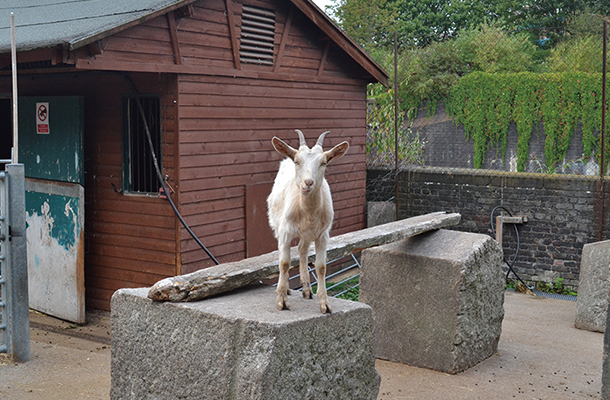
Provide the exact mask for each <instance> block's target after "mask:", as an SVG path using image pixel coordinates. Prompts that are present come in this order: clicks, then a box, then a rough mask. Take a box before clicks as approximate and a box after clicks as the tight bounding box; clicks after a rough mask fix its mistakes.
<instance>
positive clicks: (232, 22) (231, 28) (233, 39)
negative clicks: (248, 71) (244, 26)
mask: <svg viewBox="0 0 610 400" xmlns="http://www.w3.org/2000/svg"><path fill="white" fill-rule="evenodd" d="M225 4H226V5H227V20H228V23H229V35H230V36H231V49H232V50H233V63H234V65H235V69H241V61H240V60H239V43H238V42H237V27H236V26H235V16H234V15H233V7H232V6H231V0H225Z"/></svg>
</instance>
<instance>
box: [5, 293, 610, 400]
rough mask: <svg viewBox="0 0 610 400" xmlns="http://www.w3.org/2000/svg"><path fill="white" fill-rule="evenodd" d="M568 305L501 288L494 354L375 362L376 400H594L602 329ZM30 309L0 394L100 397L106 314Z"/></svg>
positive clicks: (16, 398)
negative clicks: (458, 367)
mask: <svg viewBox="0 0 610 400" xmlns="http://www.w3.org/2000/svg"><path fill="white" fill-rule="evenodd" d="M575 309H576V303H575V302H572V301H566V300H557V299H548V298H540V297H532V296H529V295H525V294H517V293H510V292H507V293H506V301H505V310H506V315H505V318H504V323H503V325H502V337H501V339H500V343H499V348H498V353H497V354H496V355H494V356H492V357H490V358H489V359H487V360H485V361H483V362H482V363H480V364H478V365H476V366H474V367H473V368H471V369H469V370H467V371H465V372H462V373H460V374H457V375H449V374H445V373H441V372H436V371H431V370H427V369H421V368H415V367H410V366H407V365H403V364H397V363H392V362H388V361H384V360H378V361H377V364H376V365H377V370H378V371H379V374H380V375H381V379H382V382H381V389H380V391H379V397H378V400H398V399H439V400H440V399H442V400H445V399H514V398H516V399H599V398H600V392H601V365H602V352H603V334H601V333H593V332H588V331H581V330H578V329H576V328H574V315H575ZM30 315H31V328H32V329H31V340H32V360H31V361H29V362H27V363H22V364H15V363H13V362H11V361H10V360H9V359H7V358H6V357H2V356H1V355H0V399H11V400H55V399H57V400H59V399H61V400H70V399H75V400H76V399H78V400H80V399H108V398H109V393H110V318H109V315H108V313H103V312H93V313H89V314H88V316H87V318H88V323H87V325H85V326H76V325H73V324H70V323H68V322H64V321H60V320H57V319H54V318H51V317H48V316H45V315H42V314H39V313H36V312H32V313H31V314H30Z"/></svg>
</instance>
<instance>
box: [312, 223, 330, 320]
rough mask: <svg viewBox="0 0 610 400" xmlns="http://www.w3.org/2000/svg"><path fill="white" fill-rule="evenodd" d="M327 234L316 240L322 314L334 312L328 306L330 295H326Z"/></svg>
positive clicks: (319, 297)
mask: <svg viewBox="0 0 610 400" xmlns="http://www.w3.org/2000/svg"><path fill="white" fill-rule="evenodd" d="M327 239H328V236H327V234H322V236H320V237H319V238H318V239H317V240H316V275H317V277H318V301H319V302H320V311H322V314H326V313H328V314H330V313H332V312H333V310H332V309H331V308H330V304H328V295H327V294H326V241H327Z"/></svg>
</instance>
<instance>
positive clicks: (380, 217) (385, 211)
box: [366, 201, 396, 228]
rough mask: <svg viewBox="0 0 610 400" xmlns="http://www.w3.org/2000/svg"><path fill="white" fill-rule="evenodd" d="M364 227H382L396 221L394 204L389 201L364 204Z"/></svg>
mask: <svg viewBox="0 0 610 400" xmlns="http://www.w3.org/2000/svg"><path fill="white" fill-rule="evenodd" d="M366 215H367V216H366V226H367V228H370V227H371V226H377V225H383V224H387V223H388V222H394V221H396V204H394V203H391V202H389V201H369V202H368V203H366Z"/></svg>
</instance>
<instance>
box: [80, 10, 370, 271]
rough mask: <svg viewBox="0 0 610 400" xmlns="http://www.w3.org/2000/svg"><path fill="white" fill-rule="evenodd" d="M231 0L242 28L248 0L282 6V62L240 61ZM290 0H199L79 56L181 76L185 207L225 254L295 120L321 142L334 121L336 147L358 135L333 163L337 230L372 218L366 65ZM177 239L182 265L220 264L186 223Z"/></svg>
mask: <svg viewBox="0 0 610 400" xmlns="http://www.w3.org/2000/svg"><path fill="white" fill-rule="evenodd" d="M227 3H228V6H229V7H230V8H231V10H232V13H231V16H232V17H233V18H232V21H233V22H234V24H235V25H234V27H235V30H234V36H235V38H239V36H240V26H241V13H242V4H243V3H247V4H250V5H254V6H257V7H261V8H265V9H269V10H274V11H275V12H276V30H275V32H276V34H275V64H274V65H273V66H264V65H257V64H246V63H243V62H242V63H240V62H236V60H235V58H234V54H235V53H234V51H233V47H232V46H234V44H233V41H232V36H231V29H230V28H229V21H230V20H231V19H230V18H229V15H228V14H227ZM290 7H293V6H292V5H291V4H290V3H289V2H286V1H281V0H240V1H228V2H227V1H226V0H206V1H199V2H196V3H194V4H193V6H192V8H191V10H190V11H191V15H189V16H181V15H183V14H180V13H175V14H174V15H173V16H170V17H168V16H163V17H159V18H156V19H154V20H152V21H149V22H146V23H144V24H142V25H140V26H137V27H134V28H130V29H128V30H126V31H124V32H121V33H118V34H115V35H113V36H111V37H109V38H107V39H104V40H103V41H102V47H103V49H104V50H103V53H102V54H101V55H97V56H95V57H93V58H88V59H87V61H86V62H85V59H83V60H81V61H77V66H78V67H81V68H92V69H95V68H99V69H118V70H129V69H132V68H140V69H142V70H146V71H156V70H158V71H160V72H161V71H166V72H169V73H175V74H176V76H178V80H177V86H178V93H177V97H176V100H177V103H176V104H177V107H178V110H179V111H178V116H177V117H178V126H177V129H179V132H180V133H179V137H180V139H179V143H178V147H179V154H180V157H179V163H180V169H179V174H176V179H179V181H178V182H177V184H176V185H175V189H176V190H177V191H178V193H179V199H180V200H179V203H180V204H179V208H180V211H181V212H182V214H183V216H184V218H185V219H186V221H187V223H188V224H189V225H190V226H191V227H192V228H193V230H194V231H195V233H196V234H197V235H198V236H199V237H200V238H201V239H202V241H203V243H204V244H206V246H208V247H209V248H210V250H211V252H212V253H213V254H214V255H215V257H216V258H218V259H219V260H220V261H221V262H226V261H233V260H238V259H242V258H244V257H245V256H246V240H247V238H246V226H245V225H246V211H245V206H246V205H245V188H246V185H251V184H257V183H261V182H269V181H272V180H273V179H274V177H275V173H276V171H277V168H278V161H279V160H280V156H279V155H278V154H276V153H275V151H273V149H272V146H271V144H270V140H271V138H272V137H273V136H274V135H276V136H279V137H281V138H283V139H286V140H288V141H290V142H292V143H293V144H294V145H295V146H296V143H297V142H296V139H295V138H296V134H295V133H294V129H301V130H303V131H304V132H305V134H306V135H307V136H308V137H309V138H310V140H311V141H312V142H313V140H314V137H317V136H318V135H319V134H320V133H321V132H323V131H325V130H331V134H330V135H329V136H328V138H327V146H330V145H334V144H337V143H339V142H340V141H342V140H348V141H349V142H350V144H351V149H350V151H349V153H348V155H347V156H345V157H344V158H343V159H341V160H339V161H338V162H337V163H336V164H335V165H331V166H330V167H329V170H328V180H329V183H330V184H331V190H332V191H333V198H334V201H335V222H334V225H333V226H334V229H333V232H332V234H339V233H344V232H349V231H352V230H356V229H361V228H363V227H364V204H365V200H364V199H365V182H366V166H365V152H366V150H365V137H366V133H365V126H366V81H365V80H364V79H361V77H362V76H363V74H364V73H363V69H362V68H361V67H360V66H359V65H358V64H357V63H355V62H354V61H353V60H351V59H350V58H349V57H348V56H347V55H346V54H345V53H343V52H342V51H341V50H340V49H339V47H338V46H336V45H334V44H332V42H331V41H330V40H329V39H328V37H326V36H325V35H324V34H323V33H322V32H321V31H320V30H319V28H318V27H317V26H315V25H314V24H313V23H312V22H311V21H310V20H309V19H307V18H306V17H305V16H304V15H303V14H302V13H301V12H300V11H299V10H297V9H296V8H295V9H294V10H292V11H291V9H290ZM172 19H173V20H174V21H173V23H175V27H176V28H175V33H174V36H173V37H174V39H175V42H174V43H172V34H171V32H172V29H171V24H172V21H171V20H172ZM288 21H289V22H288ZM176 43H177V44H176ZM282 43H283V45H282ZM178 249H179V250H178V252H179V254H180V259H179V260H177V264H178V270H179V272H181V273H186V272H190V271H193V270H196V269H200V268H203V267H206V266H210V265H212V264H213V263H212V261H211V260H209V258H208V257H207V255H206V254H205V253H204V252H203V251H202V250H201V249H200V248H199V247H198V245H197V244H196V243H195V241H194V240H192V239H191V238H190V236H189V235H188V234H187V233H186V232H185V230H184V229H182V228H180V243H179V245H178Z"/></svg>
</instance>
